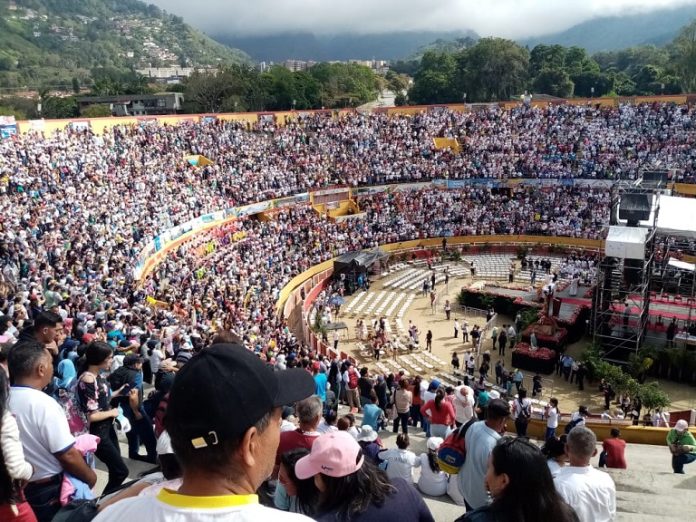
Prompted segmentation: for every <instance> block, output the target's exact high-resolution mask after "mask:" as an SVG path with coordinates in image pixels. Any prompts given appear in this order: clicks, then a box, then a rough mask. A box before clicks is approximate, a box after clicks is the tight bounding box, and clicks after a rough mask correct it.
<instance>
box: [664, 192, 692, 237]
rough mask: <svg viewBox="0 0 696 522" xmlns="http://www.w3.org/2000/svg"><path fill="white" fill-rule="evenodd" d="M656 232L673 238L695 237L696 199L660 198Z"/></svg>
mask: <svg viewBox="0 0 696 522" xmlns="http://www.w3.org/2000/svg"><path fill="white" fill-rule="evenodd" d="M657 231H658V232H659V233H661V234H668V235H673V236H682V237H696V199H694V198H682V197H677V196H661V197H660V213H659V214H658V216H657Z"/></svg>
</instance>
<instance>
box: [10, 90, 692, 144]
mask: <svg viewBox="0 0 696 522" xmlns="http://www.w3.org/2000/svg"><path fill="white" fill-rule="evenodd" d="M694 102H696V95H691V94H679V95H666V96H633V97H621V98H619V97H615V98H612V97H602V98H569V99H564V100H560V99H559V100H557V101H556V100H554V101H549V100H532V105H533V106H534V107H544V106H547V105H550V104H568V105H588V104H590V105H601V106H604V107H618V106H619V104H622V103H630V104H639V103H676V104H680V105H683V104H687V103H689V104H690V103H694ZM520 104H521V102H518V101H509V102H501V103H489V104H463V103H450V104H442V105H408V106H404V107H381V108H376V109H374V111H373V112H375V113H381V114H388V115H389V116H394V115H402V116H408V115H414V114H418V113H420V112H423V111H427V110H433V109H437V108H440V107H444V108H447V109H449V110H452V111H457V112H466V111H470V110H472V108H473V107H480V106H486V105H489V106H491V107H501V108H503V109H511V108H514V107H517V106H519V105H520ZM355 112H356V109H340V110H337V109H316V110H306V111H279V112H239V113H216V114H174V115H163V116H125V117H106V118H73V119H62V120H22V121H18V122H17V132H19V133H20V134H25V133H27V132H30V131H39V132H45V133H48V134H50V133H52V132H54V131H57V130H63V129H65V128H66V127H69V126H74V127H76V128H79V127H89V128H91V129H92V131H93V132H94V133H95V134H103V132H104V129H111V128H112V127H115V126H118V125H138V124H147V123H148V122H155V123H159V124H166V125H176V124H179V123H182V122H184V121H194V122H201V121H206V120H215V119H219V120H223V121H242V122H247V123H251V124H253V123H256V122H258V121H259V119H261V118H263V117H264V116H270V117H273V118H274V119H275V121H276V123H278V124H279V125H283V124H284V123H285V119H286V118H288V119H290V120H293V119H295V118H297V117H298V116H300V115H304V114H321V113H323V114H331V115H332V116H334V117H343V116H345V115H348V114H353V113H355Z"/></svg>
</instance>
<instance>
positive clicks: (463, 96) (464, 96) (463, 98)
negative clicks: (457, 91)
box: [462, 92, 466, 105]
mask: <svg viewBox="0 0 696 522" xmlns="http://www.w3.org/2000/svg"><path fill="white" fill-rule="evenodd" d="M462 100H464V105H466V93H465V92H463V93H462Z"/></svg>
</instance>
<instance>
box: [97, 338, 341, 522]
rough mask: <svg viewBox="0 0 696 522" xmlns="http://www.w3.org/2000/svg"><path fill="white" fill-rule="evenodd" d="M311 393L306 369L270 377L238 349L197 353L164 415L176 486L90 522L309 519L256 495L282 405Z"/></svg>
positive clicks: (270, 462) (272, 451)
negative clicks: (178, 479)
mask: <svg viewBox="0 0 696 522" xmlns="http://www.w3.org/2000/svg"><path fill="white" fill-rule="evenodd" d="M249 390H254V393H249ZM313 391H314V382H313V381H312V378H311V376H310V375H309V373H307V372H306V371H304V370H301V369H291V370H286V371H282V372H274V371H272V370H271V369H270V367H268V366H266V365H265V364H264V363H263V362H262V361H261V360H260V359H259V358H258V357H257V356H256V355H255V354H254V353H252V352H250V351H249V350H247V349H245V348H244V347H242V346H240V345H235V344H216V345H213V346H211V347H209V348H207V349H205V350H203V351H201V353H200V354H198V355H197V356H196V357H194V358H193V359H191V361H190V362H189V363H187V364H186V365H185V366H184V368H182V370H181V372H179V374H178V375H177V378H176V379H175V381H174V385H173V387H172V391H171V397H170V400H169V407H168V410H167V418H166V428H167V432H168V433H169V435H170V437H171V441H172V446H173V447H174V452H175V453H176V456H177V459H178V460H179V463H180V464H181V468H182V470H183V476H182V485H181V487H180V488H179V490H178V491H169V490H166V489H164V490H162V491H160V493H159V494H158V495H157V496H156V497H136V498H131V499H126V500H123V501H120V502H117V503H116V504H114V505H113V506H110V507H109V508H107V509H106V510H104V511H103V512H101V513H100V514H99V516H98V517H97V518H96V519H95V522H121V521H123V520H151V521H155V520H177V521H181V522H189V521H190V522H194V521H201V520H213V519H215V520H223V519H225V520H276V521H279V522H281V521H293V520H294V521H298V522H300V521H305V522H309V521H310V520H311V519H309V518H307V517H304V516H302V515H298V514H294V513H285V512H283V511H278V510H272V509H269V508H267V507H264V506H262V505H261V504H259V503H258V499H257V497H256V495H255V493H256V491H257V490H258V488H259V487H260V486H261V484H262V482H263V481H264V480H266V478H267V477H268V476H269V475H270V474H271V472H272V471H273V467H274V460H275V455H276V450H277V446H278V440H279V437H280V421H281V410H282V406H283V405H285V404H292V403H294V402H295V401H298V400H301V399H304V398H305V397H308V396H309V395H310V394H311V393H312V392H313ZM221 396H222V397H225V398H227V400H220V397H221ZM201 405H206V407H205V408H202V407H201ZM240 405H243V406H244V407H243V408H240ZM347 436H348V437H350V436H349V435H347ZM298 478H300V479H301V480H302V479H304V478H308V477H299V475H298ZM210 498H215V502H214V503H212V504H211V502H209V501H208V499H210Z"/></svg>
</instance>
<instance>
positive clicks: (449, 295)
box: [338, 263, 696, 413]
mask: <svg viewBox="0 0 696 522" xmlns="http://www.w3.org/2000/svg"><path fill="white" fill-rule="evenodd" d="M448 264H449V265H450V272H451V273H453V272H454V273H459V275H457V276H451V277H450V280H449V285H448V287H449V288H445V285H444V283H443V282H440V283H437V284H436V287H435V288H436V291H437V293H438V297H437V307H436V310H435V311H433V310H431V307H430V298H429V297H428V296H424V295H422V292H421V291H419V288H420V285H417V286H418V289H415V290H413V291H411V290H410V289H406V290H403V289H397V290H395V289H393V288H392V287H391V285H389V286H387V285H388V284H389V283H390V282H391V281H394V280H395V279H396V278H399V277H401V278H403V277H405V275H406V274H407V272H408V270H413V268H411V267H408V268H405V269H404V270H402V271H400V272H394V273H392V274H389V275H387V276H383V277H381V278H379V279H377V280H376V281H374V282H373V283H372V284H371V286H370V290H369V291H368V292H366V293H365V294H366V295H363V296H360V294H361V293H360V292H358V293H355V294H353V295H352V296H351V297H349V298H348V299H347V300H346V302H345V304H344V305H343V306H342V307H341V314H340V316H339V318H338V320H340V321H343V322H345V323H346V325H347V326H348V334H347V337H344V338H342V339H341V340H340V341H339V348H340V349H341V350H343V351H344V352H346V353H349V354H350V355H351V356H353V357H355V359H356V360H357V361H359V363H360V364H361V365H365V366H367V367H369V368H370V370H371V371H374V372H379V373H384V370H383V368H386V369H387V370H388V371H389V373H391V372H396V371H398V369H400V368H403V369H405V370H406V371H408V372H409V374H410V375H421V376H423V377H424V378H426V379H432V378H433V377H436V376H437V377H438V378H439V379H440V380H442V381H444V382H448V381H449V382H452V381H455V380H456V376H453V375H452V371H451V370H452V367H451V365H450V361H451V357H452V353H453V352H454V351H456V352H457V353H458V354H459V358H460V361H461V360H463V357H462V356H463V354H465V353H466V352H468V351H470V350H472V345H471V344H470V343H468V344H464V343H463V342H462V338H461V332H460V334H459V338H458V339H455V338H454V337H453V334H454V328H453V325H454V319H455V318H457V319H458V320H459V321H460V322H461V321H462V319H466V320H467V322H468V323H469V329H471V327H472V326H473V325H475V324H478V325H479V326H483V325H484V324H485V322H486V318H485V317H484V316H480V315H478V316H477V315H472V314H465V313H464V310H463V309H462V307H460V306H459V304H458V303H457V295H458V294H459V292H460V291H461V289H462V287H465V286H469V285H470V284H471V283H472V278H471V276H470V274H469V271H468V269H466V270H457V269H456V267H459V268H462V267H464V264H459V265H458V264H456V263H448ZM423 270H425V267H423ZM400 274H401V275H400ZM414 275H417V274H415V273H414ZM424 278H425V271H424V272H421V273H420V276H419V277H415V278H412V280H413V283H412V284H406V285H404V286H414V285H416V284H417V283H418V281H420V284H422V281H423V279H424ZM479 280H480V279H479V278H477V279H476V281H479ZM407 283H408V280H407ZM396 294H404V295H402V296H399V295H396ZM359 296H360V297H359ZM408 296H413V300H412V301H411V302H410V304H409V305H408V306H407V307H406V308H405V309H404V313H403V317H402V319H401V321H402V324H403V327H404V329H405V330H408V324H409V321H412V322H413V323H414V324H415V325H416V326H417V327H418V330H419V332H420V350H419V351H417V352H416V355H418V356H419V357H421V360H423V359H425V360H426V361H427V362H429V363H430V364H431V365H432V366H433V368H432V369H430V368H426V367H425V366H424V365H423V364H422V363H420V364H419V363H418V361H416V360H415V359H414V357H413V356H412V355H408V354H407V352H405V351H403V352H399V355H398V356H397V360H396V361H394V358H393V357H392V356H391V354H384V355H382V356H381V357H380V363H381V365H382V368H378V366H377V362H376V361H375V360H374V358H373V357H372V355H368V352H367V350H361V348H360V344H361V343H360V341H359V340H358V339H357V335H356V323H357V321H358V319H360V318H362V319H363V320H365V321H366V322H367V323H368V326H369V330H371V329H372V326H371V323H372V320H373V319H378V318H379V317H380V316H385V317H386V318H387V320H388V321H389V323H390V327H391V330H392V334H393V335H398V326H397V319H398V314H399V311H400V310H401V308H402V307H403V306H404V305H405V303H407V302H408V299H409V297H408ZM397 299H400V300H398V302H397V303H396V306H393V304H394V301H396V300H397ZM447 299H449V301H450V304H451V306H452V313H451V320H450V321H447V319H446V317H445V312H444V304H445V300H447ZM354 300H357V302H356V304H355V305H354V306H352V307H351V303H352V301H354ZM373 303H374V305H373ZM385 303H386V304H385ZM371 306H372V308H370V307H371ZM361 307H362V308H361ZM370 310H371V311H370ZM380 310H381V311H380ZM388 312H391V313H388ZM512 321H513V318H511V317H506V316H502V315H498V316H496V319H495V324H497V325H498V326H499V327H500V326H502V325H503V324H509V323H510V322H512ZM428 330H432V332H433V351H432V354H433V356H434V357H435V358H437V359H439V363H436V362H435V361H432V360H430V359H427V358H425V357H424V356H422V355H421V353H420V352H422V351H423V349H424V347H425V334H426V332H427V331H428ZM401 338H402V339H403V336H402V337H401ZM589 342H590V340H589V338H588V339H586V340H582V341H580V342H577V343H575V344H572V345H570V346H569V348H568V350H569V353H570V354H571V355H572V356H573V357H579V356H580V355H581V354H582V352H583V350H584V348H585V346H586V345H587V344H588V343H589ZM363 344H366V343H363ZM491 348H492V341H491V340H490V334H488V335H487V336H486V339H485V342H484V345H483V349H484V350H490V349H491ZM491 358H492V361H493V362H494V363H495V362H496V361H497V360H498V359H499V357H498V355H497V352H491ZM511 358H512V355H511V351H510V350H506V353H505V357H504V364H505V368H507V369H510V368H511V364H512V361H511ZM407 362H412V363H415V364H419V367H420V368H421V370H422V371H420V372H416V371H414V369H413V367H411V366H409V365H408V364H407ZM542 377H543V386H544V389H543V392H542V396H541V399H542V400H547V399H548V398H550V397H552V396H553V397H557V398H558V399H559V403H560V404H559V405H560V407H561V411H564V412H569V411H573V410H576V409H577V407H578V405H579V404H585V405H587V406H588V407H589V408H590V410H591V411H593V412H597V413H600V412H601V411H603V409H604V406H603V404H604V399H603V397H602V395H601V394H600V393H599V390H598V389H596V388H593V387H592V386H590V385H587V384H586V386H585V390H584V391H580V390H578V388H577V386H575V385H572V384H570V383H568V382H566V381H565V380H564V379H563V378H562V377H559V376H556V375H553V374H552V375H549V376H542ZM531 379H532V375H531V374H529V372H525V383H526V384H527V387H528V388H529V389H531ZM660 384H661V387H662V388H663V389H664V390H665V391H666V392H667V393H668V394H669V396H670V397H671V399H672V408H671V409H673V410H680V409H687V408H696V393H694V389H693V388H691V387H689V386H686V385H681V384H677V383H674V382H671V381H660Z"/></svg>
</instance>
